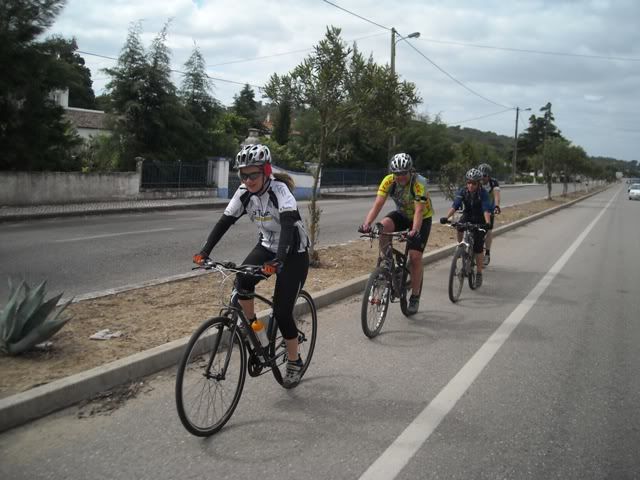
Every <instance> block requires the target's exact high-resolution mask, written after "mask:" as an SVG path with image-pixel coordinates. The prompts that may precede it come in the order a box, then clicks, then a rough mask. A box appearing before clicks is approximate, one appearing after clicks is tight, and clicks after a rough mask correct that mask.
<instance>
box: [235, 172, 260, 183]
mask: <svg viewBox="0 0 640 480" xmlns="http://www.w3.org/2000/svg"><path fill="white" fill-rule="evenodd" d="M261 175H262V172H251V173H242V172H240V173H239V174H238V176H239V177H240V180H242V181H243V182H245V181H247V180H251V181H254V180H257V179H258V178H260V176H261Z"/></svg>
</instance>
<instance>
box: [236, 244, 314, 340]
mask: <svg viewBox="0 0 640 480" xmlns="http://www.w3.org/2000/svg"><path fill="white" fill-rule="evenodd" d="M274 258H276V254H275V253H273V252H270V251H269V250H267V249H266V248H264V247H263V246H262V245H260V244H258V245H256V246H255V247H254V249H253V250H251V252H250V253H249V255H247V258H245V259H244V262H243V263H245V264H248V265H262V264H263V263H265V262H268V261H270V260H273V259H274ZM308 271H309V254H308V253H307V252H295V253H290V254H289V256H288V257H287V259H286V260H285V262H284V266H283V267H282V271H281V272H280V273H279V274H278V277H277V278H276V288H275V289H274V291H273V314H274V316H275V318H276V321H277V322H278V327H279V328H280V332H282V336H283V337H284V338H285V339H287V340H291V339H293V338H296V337H297V336H298V329H297V328H296V324H295V321H294V320H293V307H294V306H295V303H296V299H297V298H298V292H299V291H300V289H301V288H302V286H303V285H304V282H305V280H306V279H307V272H308ZM259 281H260V279H258V278H256V277H254V276H251V275H242V274H238V275H237V276H236V288H237V289H238V292H239V293H240V298H243V296H242V293H243V292H251V293H253V292H254V291H255V289H256V284H257V283H258V282H259ZM245 298H246V297H245Z"/></svg>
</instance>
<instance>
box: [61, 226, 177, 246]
mask: <svg viewBox="0 0 640 480" xmlns="http://www.w3.org/2000/svg"><path fill="white" fill-rule="evenodd" d="M169 230H175V229H174V228H156V229H154V230H137V231H134V232H120V233H105V234H104V235H92V236H90V237H75V238H65V239H63V240H55V241H54V243H65V242H82V241H84V240H95V239H96V238H109V237H121V236H123V235H137V234H139V233H155V232H168V231H169Z"/></svg>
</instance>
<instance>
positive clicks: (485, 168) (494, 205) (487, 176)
mask: <svg viewBox="0 0 640 480" xmlns="http://www.w3.org/2000/svg"><path fill="white" fill-rule="evenodd" d="M478 170H480V172H482V188H483V189H484V190H485V191H486V192H487V193H488V194H489V200H490V202H491V228H493V222H494V220H495V216H496V215H499V214H500V212H501V210H500V184H499V183H498V181H497V180H496V179H495V178H493V177H491V165H489V164H488V163H482V164H480V165H479V166H478ZM492 242H493V232H492V231H491V230H489V231H488V232H487V234H486V235H485V239H484V246H485V250H484V264H485V265H489V262H491V243H492Z"/></svg>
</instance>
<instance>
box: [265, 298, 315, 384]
mask: <svg viewBox="0 0 640 480" xmlns="http://www.w3.org/2000/svg"><path fill="white" fill-rule="evenodd" d="M293 319H294V320H295V322H296V328H297V329H298V351H299V352H300V357H301V358H302V361H303V362H304V366H303V367H302V371H301V372H300V378H301V379H302V377H303V376H304V374H305V373H306V371H307V368H309V364H310V363H311V357H313V351H314V350H315V348H316V337H317V334H318V312H317V310H316V304H315V302H314V301H313V297H311V295H310V294H309V293H307V292H306V291H304V290H300V293H298V300H297V301H296V305H295V307H294V308H293ZM286 351H287V348H286V345H285V342H284V338H282V334H281V333H280V330H279V329H278V328H277V325H274V326H273V327H272V328H271V332H270V341H269V356H270V357H272V358H275V360H274V361H273V364H272V366H271V372H272V373H273V376H274V378H275V379H276V382H278V383H279V384H280V385H282V374H283V373H284V370H285V369H286V365H285V362H286V355H285V353H286ZM281 369H282V371H281Z"/></svg>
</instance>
